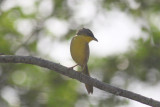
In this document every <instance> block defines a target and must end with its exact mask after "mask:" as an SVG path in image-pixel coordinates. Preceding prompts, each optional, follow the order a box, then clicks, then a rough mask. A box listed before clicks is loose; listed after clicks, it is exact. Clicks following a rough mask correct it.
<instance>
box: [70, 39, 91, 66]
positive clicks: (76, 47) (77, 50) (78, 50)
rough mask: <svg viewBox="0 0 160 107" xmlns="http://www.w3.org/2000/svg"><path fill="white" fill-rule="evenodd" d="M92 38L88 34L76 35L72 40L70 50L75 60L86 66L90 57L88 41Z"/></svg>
mask: <svg viewBox="0 0 160 107" xmlns="http://www.w3.org/2000/svg"><path fill="white" fill-rule="evenodd" d="M90 41H91V38H89V37H86V36H75V37H73V39H72V41H71V46H70V52H71V56H72V58H73V60H74V61H75V62H76V63H77V64H79V65H80V66H84V65H86V64H87V62H88V58H89V46H88V43H89V42H90Z"/></svg>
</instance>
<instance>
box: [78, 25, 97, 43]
mask: <svg viewBox="0 0 160 107" xmlns="http://www.w3.org/2000/svg"><path fill="white" fill-rule="evenodd" d="M77 36H83V37H84V39H85V40H86V41H87V42H90V41H91V40H95V41H97V42H98V40H97V39H96V38H95V37H94V35H93V33H92V31H91V30H89V29H86V28H82V29H80V30H79V31H78V32H77Z"/></svg>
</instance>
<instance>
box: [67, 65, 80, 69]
mask: <svg viewBox="0 0 160 107" xmlns="http://www.w3.org/2000/svg"><path fill="white" fill-rule="evenodd" d="M77 65H78V64H76V65H74V66H72V67H68V69H69V70H70V69H71V70H73V68H74V67H76V66H77Z"/></svg>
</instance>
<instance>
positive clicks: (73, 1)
mask: <svg viewBox="0 0 160 107" xmlns="http://www.w3.org/2000/svg"><path fill="white" fill-rule="evenodd" d="M97 2H98V1H97V0H68V2H67V3H68V5H69V7H70V8H71V10H72V11H73V13H72V14H73V16H72V17H71V20H72V21H75V22H76V23H77V24H79V25H81V24H86V23H88V22H90V21H91V20H92V19H93V18H94V17H95V15H96V11H97V8H98V6H99V3H97ZM95 4H96V6H95Z"/></svg>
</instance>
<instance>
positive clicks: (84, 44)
mask: <svg viewBox="0 0 160 107" xmlns="http://www.w3.org/2000/svg"><path fill="white" fill-rule="evenodd" d="M92 40H95V41H97V42H98V40H97V39H96V38H95V37H94V35H93V33H92V31H91V30H89V29H86V28H82V29H80V30H79V31H78V32H77V34H76V36H75V37H73V38H72V41H71V45H70V52H71V56H72V58H73V60H74V61H75V62H76V63H77V65H79V66H80V67H81V68H82V72H83V73H84V74H85V75H88V76H90V74H89V72H88V66H87V63H88V59H89V42H90V41H92ZM77 65H75V66H77ZM75 66H73V67H75ZM73 67H71V68H73ZM85 86H86V89H87V91H88V93H89V94H90V93H93V86H92V85H88V84H85Z"/></svg>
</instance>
